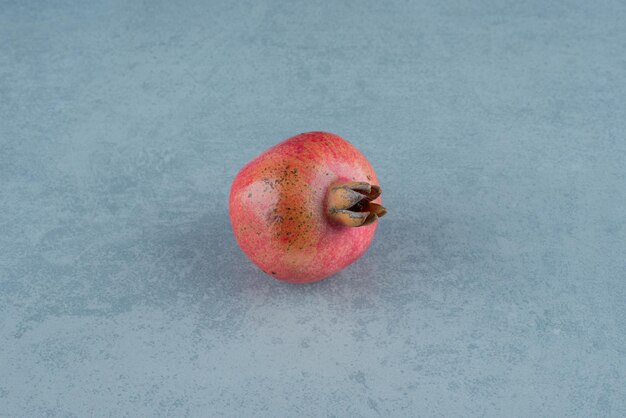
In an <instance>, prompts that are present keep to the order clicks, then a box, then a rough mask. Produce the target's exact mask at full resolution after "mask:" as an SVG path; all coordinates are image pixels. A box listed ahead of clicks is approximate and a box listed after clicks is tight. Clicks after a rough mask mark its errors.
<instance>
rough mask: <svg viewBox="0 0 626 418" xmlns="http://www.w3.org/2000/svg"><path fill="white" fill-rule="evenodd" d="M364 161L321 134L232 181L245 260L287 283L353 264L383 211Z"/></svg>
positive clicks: (294, 142)
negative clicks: (248, 259)
mask: <svg viewBox="0 0 626 418" xmlns="http://www.w3.org/2000/svg"><path fill="white" fill-rule="evenodd" d="M380 193H381V189H380V187H379V186H378V179H377V178H376V173H375V172H374V169H373V168H372V166H371V165H370V163H369V161H367V159H366V158H365V157H364V156H363V154H361V153H360V152H359V151H358V150H357V149H356V148H355V147H354V146H353V145H351V144H350V143H349V142H347V141H346V140H344V139H342V138H341V137H339V136H337V135H334V134H331V133H327V132H308V133H303V134H300V135H296V136H294V137H292V138H289V139H287V140H285V141H283V142H281V143H280V144H278V145H275V146H273V147H272V148H270V149H268V150H267V151H265V152H264V153H262V154H261V155H259V156H258V157H256V158H255V159H254V160H252V161H250V162H249V163H248V164H246V166H245V167H244V168H242V169H241V171H240V172H239V173H238V174H237V176H236V177H235V180H234V181H233V185H232V187H231V190H230V200H229V210H230V219H231V223H232V227H233V231H234V233H235V238H236V239H237V242H238V243H239V246H240V247H241V249H242V250H243V252H244V253H245V254H246V255H247V256H248V257H249V258H250V259H251V260H252V261H253V262H254V263H255V264H256V265H257V266H258V267H259V268H261V270H263V271H264V272H265V273H267V274H269V275H270V276H272V277H274V278H276V279H279V280H284V281H287V282H293V283H308V282H313V281H316V280H320V279H323V278H325V277H328V276H330V275H331V274H334V273H336V272H338V271H340V270H341V269H343V268H345V267H346V266H348V265H349V264H351V263H352V262H354V261H355V260H356V259H358V258H359V257H360V256H361V255H363V253H364V252H365V250H366V249H367V247H368V246H369V245H370V242H371V241H372V237H373V236H374V232H375V230H376V224H377V222H376V221H377V219H378V218H380V217H381V216H383V215H384V214H385V213H386V212H387V211H386V209H385V208H383V207H382V206H381V205H380V203H381V201H380Z"/></svg>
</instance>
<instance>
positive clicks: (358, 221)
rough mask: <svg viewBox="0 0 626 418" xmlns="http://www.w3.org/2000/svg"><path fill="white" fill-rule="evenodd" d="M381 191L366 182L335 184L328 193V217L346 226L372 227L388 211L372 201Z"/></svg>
mask: <svg viewBox="0 0 626 418" xmlns="http://www.w3.org/2000/svg"><path fill="white" fill-rule="evenodd" d="M380 193H381V189H380V187H379V186H375V185H372V184H369V183H366V182H360V181H354V182H349V183H340V184H335V185H333V186H331V187H330V189H329V191H328V200H327V204H328V216H329V217H330V218H331V219H332V220H333V221H335V222H337V223H339V224H342V225H344V226H351V227H355V226H365V225H370V224H372V223H374V222H376V220H377V219H378V218H380V217H382V216H384V215H385V214H386V213H387V209H385V208H384V207H382V206H381V205H379V204H377V203H373V202H372V200H374V199H376V198H377V197H378V196H380Z"/></svg>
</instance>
